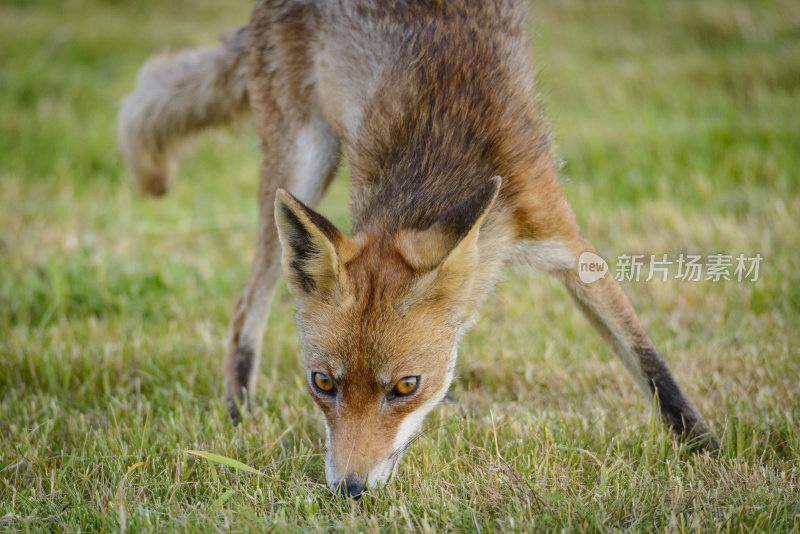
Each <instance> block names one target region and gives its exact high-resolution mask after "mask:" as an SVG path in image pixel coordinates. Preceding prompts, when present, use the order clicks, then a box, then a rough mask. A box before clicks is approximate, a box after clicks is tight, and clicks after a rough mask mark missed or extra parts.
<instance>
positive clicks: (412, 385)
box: [394, 376, 419, 395]
mask: <svg viewBox="0 0 800 534" xmlns="http://www.w3.org/2000/svg"><path fill="white" fill-rule="evenodd" d="M417 384H419V377H418V376H407V377H405V378H401V379H400V381H399V382H397V384H395V386H394V393H395V394H396V395H411V394H412V393H414V391H415V390H416V389H417Z"/></svg>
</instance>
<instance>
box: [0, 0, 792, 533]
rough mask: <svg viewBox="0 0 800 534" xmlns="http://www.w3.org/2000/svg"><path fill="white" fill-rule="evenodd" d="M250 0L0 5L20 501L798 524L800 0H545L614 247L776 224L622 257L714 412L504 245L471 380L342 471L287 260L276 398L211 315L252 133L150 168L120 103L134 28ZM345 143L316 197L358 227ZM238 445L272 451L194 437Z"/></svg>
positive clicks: (22, 522)
mask: <svg viewBox="0 0 800 534" xmlns="http://www.w3.org/2000/svg"><path fill="white" fill-rule="evenodd" d="M250 7H251V5H250V2H220V1H217V0H192V1H189V0H181V1H176V2H156V1H155V0H146V1H137V2H123V1H112V0H72V1H69V2H56V1H52V0H51V1H45V0H37V1H15V2H5V3H4V4H3V5H2V6H0V64H2V65H3V67H2V69H0V109H2V118H0V139H2V142H1V143H0V191H1V192H0V530H10V531H40V530H61V529H65V530H69V531H79V530H100V531H124V530H126V529H127V530H131V531H164V530H180V531H194V530H236V531H244V530H275V531H282V530H292V531H329V530H364V531H381V532H398V531H406V530H416V531H425V532H427V531H437V532H438V531H449V532H454V531H455V532H466V531H480V532H487V531H520V530H547V531H551V530H552V531H555V530H561V529H567V530H579V531H594V530H601V531H607V530H631V531H648V532H649V531H653V530H660V531H684V530H687V531H714V530H719V531H745V532H763V531H797V530H799V529H800V505H798V500H800V489H799V488H798V485H799V484H800V463H799V460H798V458H799V457H800V431H798V420H800V395H798V384H797V382H798V378H799V377H800V350H799V349H798V345H800V343H799V342H800V255H798V253H797V249H798V246H799V245H800V229H798V220H800V194H799V193H800V165H799V164H798V161H799V160H798V154H800V120H798V119H800V116H798V107H797V105H798V102H800V5H798V4H797V2H794V1H792V0H776V1H772V2H767V1H766V0H764V1H758V0H752V1H744V0H741V1H740V0H735V1H715V0H710V1H707V2H694V1H692V0H676V1H674V2H669V3H663V2H655V1H652V2H651V1H646V2H635V1H622V0H610V1H606V2H581V1H569V2H562V1H555V0H552V1H551V0H547V1H542V2H538V3H537V4H536V5H535V6H534V7H533V15H534V17H533V25H532V32H531V35H532V37H533V44H534V51H535V57H536V58H537V64H538V66H539V72H540V76H539V79H540V82H539V83H540V91H541V94H542V101H543V102H544V104H545V106H546V108H547V110H548V113H549V116H550V117H551V125H552V128H553V130H554V133H555V137H556V139H557V140H558V142H559V148H558V151H559V154H560V156H561V157H562V158H563V159H564V161H565V167H564V169H563V177H564V179H563V182H564V187H565V190H566V193H567V196H568V197H569V199H570V201H571V202H572V204H573V206H574V207H575V209H576V211H577V213H578V218H579V220H580V222H581V225H582V227H583V229H584V232H585V233H586V235H588V236H589V237H590V238H592V239H593V240H594V241H595V244H596V245H597V246H598V248H599V249H600V250H601V251H603V252H604V254H605V255H606V257H608V258H614V257H616V256H617V255H619V254H621V253H629V254H630V253H648V254H649V253H654V254H659V255H660V254H668V255H670V256H671V257H673V258H674V257H676V256H677V255H679V254H680V253H700V254H704V255H708V254H712V253H718V252H721V253H724V254H730V255H734V256H735V255H737V254H739V253H745V254H747V255H753V254H755V253H760V254H761V255H762V256H763V257H764V260H763V262H762V264H761V269H760V277H759V279H758V281H756V282H744V283H737V282H717V283H714V282H702V283H701V282H698V283H691V282H682V281H679V280H670V281H668V282H658V281H651V282H648V283H643V282H640V283H635V282H628V283H625V289H626V291H627V292H628V294H629V295H630V297H631V299H632V300H633V302H634V305H635V306H636V308H637V309H638V310H639V312H640V315H641V317H642V319H643V320H644V321H645V323H646V324H647V325H648V327H649V331H650V333H651V337H652V338H653V339H654V340H655V342H656V344H657V345H658V346H659V347H660V348H661V349H662V351H663V352H664V353H665V354H666V356H667V359H668V361H669V362H670V365H671V366H672V368H673V369H674V371H675V373H676V375H677V377H678V379H679V381H680V382H681V383H682V384H683V385H684V387H685V389H686V390H687V391H688V392H689V393H690V395H691V396H692V397H693V398H694V399H695V400H696V402H697V404H698V406H699V408H700V410H701V412H703V413H704V414H705V415H706V416H707V417H708V419H709V421H710V423H711V425H712V426H713V428H714V429H715V431H716V432H717V433H718V435H719V436H720V437H721V438H722V443H723V450H722V452H721V454H720V455H719V456H717V457H712V456H708V455H703V454H699V455H698V454H690V453H689V452H688V451H686V450H685V447H684V446H683V445H681V444H680V443H678V442H677V441H675V440H674V439H673V438H672V436H671V435H670V434H669V432H668V431H667V430H666V429H665V428H664V427H663V425H661V424H660V423H659V422H658V421H655V420H654V419H653V418H652V417H651V416H650V413H651V412H650V406H649V404H650V403H649V402H648V401H647V400H646V399H643V398H641V396H640V395H639V393H638V392H637V391H636V389H635V388H634V386H633V383H632V381H631V379H630V378H629V377H628V376H627V375H626V374H625V372H624V370H623V368H622V366H621V364H620V363H619V362H618V361H616V360H615V359H614V357H613V356H612V355H611V353H610V352H609V351H608V350H607V349H606V348H605V347H604V346H603V345H602V344H601V342H600V340H599V338H598V337H597V336H596V335H595V334H594V333H593V332H592V331H591V330H590V328H589V327H588V325H587V323H586V321H585V320H584V319H583V318H582V317H580V315H579V314H578V313H577V311H576V310H574V308H573V306H572V304H571V303H570V302H569V300H568V298H567V297H566V295H565V292H564V291H563V290H562V289H561V288H560V287H559V286H558V285H557V284H556V283H554V282H553V281H552V280H550V279H549V278H547V277H546V276H544V275H540V274H531V273H525V272H512V271H510V272H508V273H507V274H506V275H505V276H504V279H503V281H502V282H501V283H500V284H499V286H498V288H497V290H496V291H495V293H494V295H493V296H492V297H491V298H490V299H489V300H488V302H487V303H486V304H485V306H484V307H483V309H482V310H481V312H480V317H479V318H478V321H477V324H476V326H475V328H474V330H473V331H472V333H471V334H470V335H469V336H468V337H467V338H466V339H465V341H464V343H463V344H462V348H461V356H460V360H459V365H458V368H457V379H456V382H455V384H454V396H455V398H456V404H455V405H452V406H443V407H442V408H441V409H439V410H436V411H435V412H434V413H433V414H432V415H431V416H430V417H429V419H428V421H427V422H426V424H425V427H424V433H423V435H422V436H421V438H420V439H419V440H418V441H417V442H416V443H415V445H414V446H413V447H412V449H411V451H410V452H409V454H408V455H407V456H406V458H405V459H404V460H403V462H402V465H401V466H400V469H399V478H398V480H396V481H394V483H393V484H392V485H391V486H389V487H387V488H386V489H385V490H384V491H381V492H374V493H372V494H370V495H368V496H366V497H365V498H362V499H361V500H359V501H351V500H341V499H336V498H333V497H332V496H331V495H330V494H329V493H328V492H327V490H326V488H325V485H324V483H323V480H324V470H323V456H322V455H323V450H324V428H323V427H322V423H321V421H320V418H319V415H318V413H317V410H316V408H315V407H314V406H313V403H312V401H311V399H310V398H309V396H308V395H307V393H305V392H304V390H303V385H302V379H301V374H300V362H299V359H298V357H297V353H298V339H297V334H296V330H295V327H294V324H293V304H292V302H291V300H290V299H289V297H288V295H287V294H286V292H285V290H284V289H282V290H281V291H280V293H279V296H278V297H277V298H276V302H275V305H274V307H273V311H272V315H271V318H270V323H269V329H268V334H267V339H266V341H265V347H264V360H263V363H262V369H261V376H260V379H259V389H260V394H259V395H258V396H257V399H256V410H255V411H254V413H252V414H249V415H247V416H246V419H245V421H244V422H243V424H240V425H238V426H233V425H232V424H231V423H230V421H229V420H228V418H227V416H226V414H225V411H224V406H223V403H222V392H223V389H222V382H221V377H220V375H221V355H222V340H223V339H224V336H225V333H226V325H227V321H228V318H229V313H230V310H231V307H232V303H233V300H234V297H235V295H236V294H237V292H238V291H239V290H240V289H241V287H242V286H243V284H244V282H245V280H246V277H247V272H248V267H249V265H248V264H249V261H250V256H251V253H252V239H253V236H254V234H255V221H256V204H255V194H254V193H255V190H256V184H257V176H256V171H257V162H258V153H257V143H256V139H255V136H254V134H253V133H252V131H251V130H250V129H248V128H246V127H244V128H241V129H239V130H235V131H233V132H213V133H209V134H207V135H204V136H202V137H201V139H199V140H198V142H197V143H196V145H195V149H194V150H193V151H192V156H191V157H190V158H188V159H187V160H186V162H185V164H184V166H183V168H182V170H181V173H180V177H179V181H178V183H177V184H176V187H175V188H174V190H173V191H172V192H171V194H170V196H168V197H167V198H165V199H163V200H159V201H152V200H147V199H141V198H137V196H136V195H135V194H134V193H133V192H132V190H131V188H130V186H129V184H128V183H127V178H126V176H125V174H124V172H123V169H122V167H121V164H120V161H119V158H118V156H117V154H116V151H115V132H114V119H115V113H116V109H117V106H118V103H119V101H120V99H121V98H122V96H123V95H124V94H125V93H126V91H128V90H130V89H131V88H132V86H133V82H134V79H135V74H136V71H137V69H138V67H139V66H140V65H141V63H142V62H143V61H144V60H145V58H146V57H147V56H148V55H149V54H151V53H153V52H156V51H158V50H161V49H163V48H167V47H170V48H178V47H183V46H197V45H201V44H206V43H208V42H212V41H213V40H214V39H215V38H216V35H217V34H218V33H219V32H220V31H221V30H223V29H224V28H227V27H233V26H236V25H238V24H240V23H242V22H243V21H245V20H246V18H247V16H248V11H249V9H250ZM347 195H348V193H347V180H346V173H345V172H343V173H342V176H341V177H340V178H338V179H337V181H336V183H335V184H334V187H333V191H332V192H331V194H330V196H329V197H328V198H327V199H326V200H325V201H324V202H323V204H322V206H321V211H323V212H324V213H326V214H328V215H330V216H331V217H332V218H333V219H334V220H335V221H336V222H337V223H339V224H341V225H343V226H345V227H346V226H347V211H346V198H347ZM190 450H194V451H201V452H207V453H213V454H218V455H222V456H225V457H228V458H232V459H235V460H237V461H239V462H242V463H243V464H246V465H248V466H250V467H253V468H255V469H256V470H258V471H259V473H260V474H253V473H250V472H245V471H241V470H237V469H232V468H229V467H227V466H224V465H222V464H218V463H215V462H209V461H207V460H206V459H204V458H202V457H198V456H197V455H196V454H190V453H189V452H188V451H190Z"/></svg>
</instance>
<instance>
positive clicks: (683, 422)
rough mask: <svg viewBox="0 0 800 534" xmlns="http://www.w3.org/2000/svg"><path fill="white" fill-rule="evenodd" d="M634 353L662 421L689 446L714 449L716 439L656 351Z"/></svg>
mask: <svg viewBox="0 0 800 534" xmlns="http://www.w3.org/2000/svg"><path fill="white" fill-rule="evenodd" d="M636 354H637V355H638V356H639V361H640V362H641V365H642V372H643V373H644V375H645V377H646V378H647V382H648V384H649V385H650V390H651V393H653V394H655V396H656V400H657V401H658V407H659V410H660V412H661V417H662V418H663V419H664V421H665V422H666V423H667V424H668V425H670V426H671V427H672V429H673V430H674V431H675V432H676V433H678V434H680V435H682V436H685V437H687V438H689V441H690V443H692V444H697V445H699V446H700V448H707V449H710V450H717V449H718V448H719V444H718V443H717V440H716V438H715V437H714V436H713V435H712V434H711V433H710V432H709V431H708V429H707V428H706V426H705V424H703V421H702V420H701V419H700V416H699V415H698V414H697V412H696V411H695V410H694V408H693V407H692V406H691V405H690V404H689V402H688V401H687V400H686V397H685V396H684V394H683V392H682V391H681V388H680V387H679V386H678V384H677V383H676V382H675V378H674V377H673V376H672V373H671V372H670V370H669V369H668V368H667V365H666V364H665V363H664V360H662V359H661V356H660V355H659V354H658V352H656V350H655V349H653V348H651V347H639V348H637V349H636Z"/></svg>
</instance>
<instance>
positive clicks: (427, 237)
mask: <svg viewBox="0 0 800 534" xmlns="http://www.w3.org/2000/svg"><path fill="white" fill-rule="evenodd" d="M498 191H500V177H499V176H495V177H494V178H491V179H490V180H488V181H487V182H486V183H485V184H482V185H481V186H480V187H479V188H477V189H476V190H475V191H473V192H472V193H471V194H470V195H469V196H468V197H467V198H465V199H464V200H462V201H461V202H459V203H458V204H456V205H455V206H453V207H452V208H450V209H449V210H447V211H446V212H444V213H443V214H441V215H440V216H439V217H438V218H437V219H436V220H435V221H434V222H433V224H431V226H429V227H428V228H427V229H425V230H422V231H412V232H404V233H403V234H401V235H400V236H399V239H398V241H399V242H398V249H399V250H400V251H401V254H402V255H403V256H404V258H405V260H406V261H407V262H408V263H409V264H410V265H411V266H412V267H414V268H415V269H417V270H419V271H422V272H426V271H431V270H433V269H436V268H438V269H437V270H439V271H443V272H446V271H452V270H453V268H455V267H457V270H466V271H469V270H471V264H472V262H473V261H477V252H478V249H477V241H478V233H479V231H480V228H481V225H482V224H483V221H484V220H485V219H486V215H487V214H488V213H489V210H490V209H491V208H492V206H493V205H494V202H495V199H496V198H497V193H498Z"/></svg>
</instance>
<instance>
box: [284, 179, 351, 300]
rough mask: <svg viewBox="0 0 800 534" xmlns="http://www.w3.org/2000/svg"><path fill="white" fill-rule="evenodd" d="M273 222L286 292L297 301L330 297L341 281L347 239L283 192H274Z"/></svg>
mask: <svg viewBox="0 0 800 534" xmlns="http://www.w3.org/2000/svg"><path fill="white" fill-rule="evenodd" d="M275 222H276V224H277V226H278V237H279V238H280V241H281V246H282V247H283V259H282V261H281V263H282V265H283V273H284V276H285V277H286V285H287V286H288V287H289V291H290V292H291V293H292V294H293V295H294V296H295V297H296V298H300V297H304V296H308V295H311V294H317V295H320V296H327V295H328V294H330V293H331V292H332V291H333V290H334V289H335V288H336V287H338V286H339V285H340V284H341V282H342V281H343V276H344V269H343V267H342V265H343V263H342V261H341V259H340V249H341V248H343V247H345V248H346V247H347V246H348V245H349V244H350V243H351V241H350V239H349V238H348V237H347V236H346V235H344V234H343V233H342V232H340V231H339V230H338V229H337V228H336V227H335V226H334V225H333V223H331V222H330V221H329V220H328V219H326V218H325V217H323V216H322V215H320V214H319V213H317V212H315V211H314V210H312V209H311V208H309V207H308V206H306V205H305V204H303V203H302V202H300V201H299V200H297V198H295V197H294V196H293V195H292V194H291V193H288V192H287V191H285V190H283V189H278V190H277V192H276V193H275Z"/></svg>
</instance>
